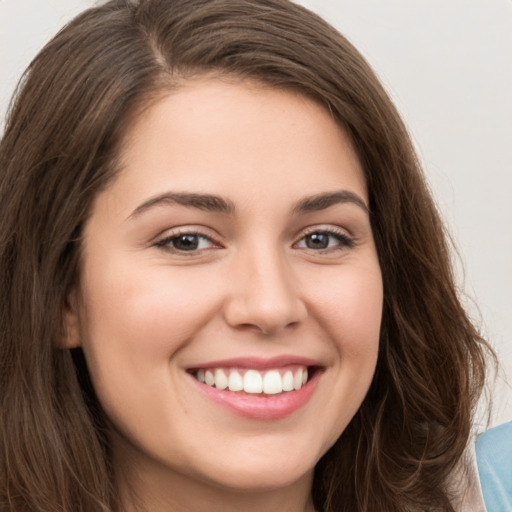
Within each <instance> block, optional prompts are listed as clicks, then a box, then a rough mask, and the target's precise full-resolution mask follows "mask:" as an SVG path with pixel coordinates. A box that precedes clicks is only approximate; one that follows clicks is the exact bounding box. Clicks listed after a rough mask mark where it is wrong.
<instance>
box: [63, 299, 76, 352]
mask: <svg viewBox="0 0 512 512" xmlns="http://www.w3.org/2000/svg"><path fill="white" fill-rule="evenodd" d="M62 322H63V327H64V335H63V339H62V341H61V344H60V346H61V348H64V349H68V348H77V347H79V346H80V345H81V340H80V338H81V336H80V318H79V314H78V300H77V294H76V291H75V290H73V291H72V292H71V293H70V294H69V295H68V297H67V299H66V302H65V304H64V309H63V311H62Z"/></svg>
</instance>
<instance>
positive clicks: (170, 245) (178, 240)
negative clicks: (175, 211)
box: [155, 233, 216, 253]
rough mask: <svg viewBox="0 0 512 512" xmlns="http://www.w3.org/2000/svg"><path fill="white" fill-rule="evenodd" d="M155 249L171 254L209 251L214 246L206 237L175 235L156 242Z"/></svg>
mask: <svg viewBox="0 0 512 512" xmlns="http://www.w3.org/2000/svg"><path fill="white" fill-rule="evenodd" d="M155 245H156V246H157V247H161V248H162V249H166V250H169V251H173V252H177V253H180V252H184V253H185V252H194V251H201V250H203V249H211V248H213V247H216V244H215V243H214V242H213V241H212V240H211V239H210V238H209V237H207V236H205V235H202V234H200V233H182V234H175V235H171V236H168V237H165V238H164V239H162V240H160V241H158V242H157V243H156V244H155Z"/></svg>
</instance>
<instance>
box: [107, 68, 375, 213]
mask: <svg viewBox="0 0 512 512" xmlns="http://www.w3.org/2000/svg"><path fill="white" fill-rule="evenodd" d="M120 161H121V171H120V173H119V176H118V178H117V179H116V181H115V183H116V187H117V192H118V194H117V195H118V196H120V197H121V196H122V197H123V198H124V199H125V200H127V201H128V202H132V203H135V202H137V200H138V199H139V198H140V197H142V196H144V195H146V196H150V195H154V194H155V193H157V192H165V191H166V190H167V189H169V190H170V189H172V190H176V191H186V192H189V191H193V192H201V193H214V194H219V195H226V194H228V195H230V194H234V195H235V196H237V197H238V198H240V200H242V201H245V202H247V201H254V200H258V199H259V200H261V199H262V198H263V197H264V196H265V195H267V194H268V193H269V191H270V190H274V191H277V192H279V197H280V198H281V200H284V199H285V198H286V197H287V196H289V197H292V196H293V197H295V198H296V197H298V196H300V195H306V193H307V194H308V195H313V194H315V193H324V192H325V191H326V190H328V189H333V190H334V189H336V190H338V189H340V188H343V189H345V188H347V189H353V191H354V192H356V193H358V194H359V195H360V196H362V197H363V199H364V200H366V196H367V193H366V184H365V180H364V176H363V172H362V169H361V165H360V162H359V159H358V157H357V155H356V153H355V151H354V148H353V145H352V143H351V141H350V139H349V137H348V135H347V134H346V133H345V131H344V130H343V128H341V126H340V125H339V123H338V122H336V120H335V119H334V118H333V116H332V114H331V113H330V112H329V111H328V110H327V109H326V108H323V107H322V106H320V105H319V104H318V103H317V102H315V101H313V100H311V99H309V98H307V97H306V96H304V95H301V94H299V93H297V92H292V91H289V90H283V89H277V88H273V87H270V86H267V85H263V84H261V83H258V82H256V81H252V80H236V81H235V80H231V79H230V80H227V79H226V80H225V79H221V78H209V77H201V78H197V79H194V80H189V81H187V82H185V83H182V84H181V85H180V86H179V87H178V88H177V89H176V90H173V91H170V92H169V93H168V94H165V95H162V96H161V97H160V98H159V99H158V100H156V101H154V102H153V103H152V104H150V105H148V107H147V108H146V109H145V110H144V111H143V112H142V113H141V114H139V115H138V116H137V117H136V118H135V119H134V120H133V121H132V123H130V126H129V127H128V128H127V130H126V132H125V136H124V140H123V144H122V148H121V151H120ZM157 189H158V190H157ZM276 197H277V196H276ZM235 200H236V197H235Z"/></svg>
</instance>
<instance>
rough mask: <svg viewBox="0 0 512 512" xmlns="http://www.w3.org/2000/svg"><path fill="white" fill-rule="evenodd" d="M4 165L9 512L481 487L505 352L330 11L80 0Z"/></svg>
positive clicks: (270, 505)
mask: <svg viewBox="0 0 512 512" xmlns="http://www.w3.org/2000/svg"><path fill="white" fill-rule="evenodd" d="M0 168H1V169H2V176H1V184H0V199H1V200H0V204H1V206H0V208H1V211H0V214H1V216H2V219H3V220H2V224H1V228H0V229H1V231H0V250H1V253H0V265H1V268H2V269H3V272H2V284H1V286H0V289H1V293H2V295H1V297H0V304H2V308H3V309H2V315H0V318H1V321H2V325H1V328H0V332H1V333H2V341H1V353H0V360H1V361H2V363H1V364H2V371H1V372H0V375H1V377H0V378H1V385H0V389H1V390H2V395H1V400H2V402H1V403H2V409H1V411H0V412H1V414H0V416H1V418H2V419H1V422H2V423H1V425H0V427H1V428H0V432H1V436H2V444H1V446H2V466H1V470H0V471H1V473H0V474H1V482H2V483H1V487H0V488H1V491H0V504H1V507H0V508H1V509H2V510H8V511H10V512H14V511H16V512H18V511H22V510H23V511H25V510H30V511H37V510H41V511H43V510H45V511H48V510H52V511H53V510H73V511H77V510H83V511H92V510H94V511H97V510H105V511H107V510H108V511H110V510H122V511H126V512H127V511H139V510H151V511H158V510H217V509H219V510H220V509H222V510H223V511H225V510H246V511H251V510H267V511H271V510H277V509H279V510H283V509H284V510H293V511H299V510H301V511H313V510H317V511H326V512H327V511H341V510H347V511H351V512H352V511H356V510H360V511H373V510H379V511H393V512H395V511H416V510H443V511H449V510H454V507H456V506H457V505H456V504H457V503H459V502H460V501H461V500H462V499H463V494H464V489H463V488H461V486H460V485H458V486H454V485H452V480H453V479H450V475H451V474H452V472H453V471H454V469H455V468H456V467H457V465H458V464H460V460H461V456H462V454H463V452H464V449H465V446H466V443H467V441H468V438H469V435H470V430H471V415H472V411H473V409H474V406H475V403H476V400H477V398H478V396H479V392H480V390H481V387H482V383H483V379H484V352H485V347H486V344H485V342H484V341H483V340H482V339H481V338H480V336H479V335H478V333H477V331H476V330H475V328H474V327H473V326H472V324H471V323H470V321H469V320H468V318H467V316H466V315H465V312H464V310H463V308H462V307H461V305H460V302H459V300H458V297H457V293H456V290H455V286H454V283H453V276H452V273H451V269H450V264H449V253H448V248H447V245H446V241H445V237H444V231H443V226H442V223H441V221H440V219H439V216H438V214H437V212H436V209H435V206H434V204H433V202H432V199H431V197H430V195H429V193H428V190H427V187H426V186H425V183H424V180H423V176H422V174H421V171H420V169H419V165H418V162H417V159H416V157H415V154H414V151H413V149H412V145H411V142H410V139H409V137H408V135H407V132H406V130H405V128H404V126H403V124H402V122H401V120H400V119H399V116H398V115H397V113H396V110H395V109H394V107H393V105H392V104H391V102H390V100H389V98H388V97H387V95H386V93H385V92H384V90H383V89H382V87H381V85H380V84H379V82H378V81H377V79H376V78H375V76H374V74H373V72H372V71H371V69H370V68H369V67H368V65H367V64H366V63H365V61H364V60H363V58H362V57H361V56H360V55H359V53H358V52H357V51H356V50H355V49H354V48H353V47H352V46H351V45H350V44H349V43H348V42H347V41H346V40H345V39H344V38H343V37H342V36H341V35H339V34H338V33H337V32H336V31H335V30H334V29H333V28H332V27H330V26H329V25H327V24H326V23H325V22H324V21H322V20H321V19H319V18H318V17H317V16H315V15H313V14H312V13H310V12H308V11H307V10H305V9H303V8H301V7H299V6H297V5H294V4H293V3H289V2H286V1H282V0H265V1H260V0H258V1H256V0H237V1H235V2H225V1H223V0H211V1H204V0H191V1H169V0H145V1H136V2H130V1H127V0H113V1H110V2H107V3H106V4H105V5H103V6H100V7H97V8H94V9H91V10H89V11H86V12H85V13H84V14H83V15H81V16H79V17H78V18H76V19H75V20H74V21H73V22H71V23H70V24H69V25H68V26H67V27H65V28H64V29H63V30H62V31H61V32H60V33H59V34H58V35H57V36H56V37H55V38H54V39H53V41H51V42H50V43H49V44H48V45H47V46H46V47H45V48H44V49H43V50H42V52H41V53H40V54H39V56H38V57H37V58H36V59H35V60H34V62H33V63H32V65H31V66H30V69H29V70H28V72H27V75H26V77H25V80H24V82H23V84H22V86H21V88H20V91H19V93H18V96H17V99H16V102H15V103H14V105H13V108H12V110H11V112H10V115H9V119H8V122H7V127H6V132H5V136H4V138H3V140H2V145H1V150H0ZM458 483H460V482H458Z"/></svg>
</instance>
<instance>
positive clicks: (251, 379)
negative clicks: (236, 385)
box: [244, 370, 263, 393]
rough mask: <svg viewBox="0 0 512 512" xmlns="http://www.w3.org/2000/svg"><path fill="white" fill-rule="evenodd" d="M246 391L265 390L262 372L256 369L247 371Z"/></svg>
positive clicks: (245, 378)
mask: <svg viewBox="0 0 512 512" xmlns="http://www.w3.org/2000/svg"><path fill="white" fill-rule="evenodd" d="M244 391H245V392H246V393H261V392H262V391H263V379H262V378H261V373H260V372H257V371H256V370H248V371H247V372H245V375H244Z"/></svg>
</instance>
